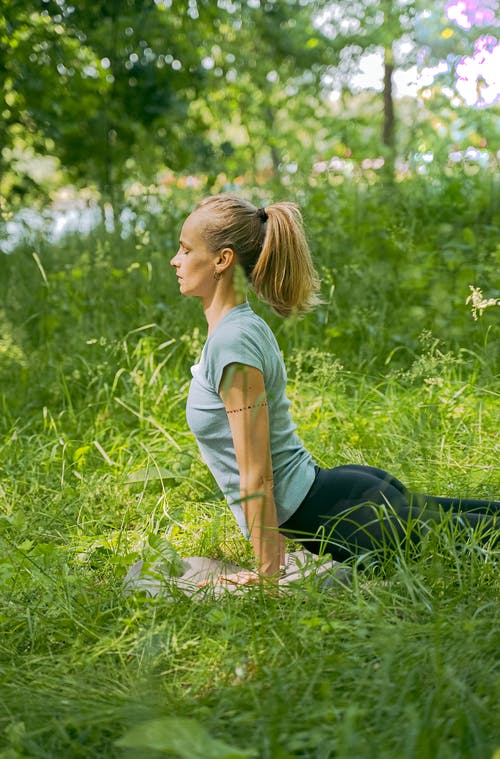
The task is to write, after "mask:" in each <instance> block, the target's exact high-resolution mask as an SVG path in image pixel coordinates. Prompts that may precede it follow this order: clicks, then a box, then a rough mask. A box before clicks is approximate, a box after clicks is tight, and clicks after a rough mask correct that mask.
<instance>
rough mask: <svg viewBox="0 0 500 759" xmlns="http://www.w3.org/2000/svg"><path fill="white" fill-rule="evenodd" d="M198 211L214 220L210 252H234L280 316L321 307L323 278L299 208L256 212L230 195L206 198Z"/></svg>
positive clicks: (278, 206)
mask: <svg viewBox="0 0 500 759" xmlns="http://www.w3.org/2000/svg"><path fill="white" fill-rule="evenodd" d="M196 208H197V209H206V210H207V211H211V212H212V214H213V216H212V217H211V218H209V220H208V221H207V222H206V225H205V229H204V238H205V241H206V243H207V246H208V248H209V250H211V251H212V252H213V253H214V254H215V253H217V252H218V251H220V250H222V249H223V248H226V247H227V248H231V249H232V250H234V252H235V254H236V256H237V258H238V262H239V263H240V264H241V266H242V268H243V270H244V272H245V275H246V277H247V279H248V281H249V282H250V284H251V285H252V287H253V289H254V290H255V292H256V294H257V295H258V296H259V298H261V299H262V300H264V301H266V302H267V303H268V304H269V305H270V306H271V307H272V308H273V309H274V310H275V311H276V312H277V313H278V314H279V315H280V316H285V317H286V316H290V315H291V314H292V313H294V312H295V313H298V314H303V313H305V312H307V311H310V310H311V309H312V308H314V306H316V305H317V304H318V303H320V300H319V298H318V295H317V293H318V290H319V278H318V275H317V273H316V270H315V268H314V265H313V262H312V258H311V252H310V250H309V246H308V244H307V240H306V238H305V234H304V229H303V224H302V216H301V213H300V211H299V209H298V207H297V206H296V205H295V203H287V202H280V203H272V204H271V205H269V206H266V207H265V208H259V209H257V208H255V206H253V205H252V204H251V203H248V202H247V201H246V200H243V199H242V198H239V197H238V196H236V195H230V194H228V195H214V196H211V197H208V198H205V200H202V201H201V202H200V203H199V204H198V206H197V207H196Z"/></svg>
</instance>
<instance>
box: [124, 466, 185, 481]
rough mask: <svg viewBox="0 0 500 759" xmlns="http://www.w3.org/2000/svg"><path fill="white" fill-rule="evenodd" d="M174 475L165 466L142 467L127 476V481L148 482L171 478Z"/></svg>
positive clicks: (173, 477)
mask: <svg viewBox="0 0 500 759" xmlns="http://www.w3.org/2000/svg"><path fill="white" fill-rule="evenodd" d="M175 477H176V475H175V474H174V473H173V472H171V471H170V469H165V467H162V466H159V467H144V468H143V469H137V471H136V472H132V473H131V474H129V476H128V477H127V482H150V481H151V480H173V479H175Z"/></svg>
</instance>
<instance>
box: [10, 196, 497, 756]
mask: <svg viewBox="0 0 500 759" xmlns="http://www.w3.org/2000/svg"><path fill="white" fill-rule="evenodd" d="M318 192H319V191H317V193H318ZM315 197H316V200H314V198H313V199H312V200H311V202H310V204H309V206H308V207H307V212H308V214H309V216H310V218H311V223H312V225H313V234H314V236H315V238H316V239H320V238H321V236H322V235H324V229H323V228H322V226H321V225H320V224H318V225H317V226H314V223H313V222H314V218H316V216H318V215H319V213H320V210H321V206H320V204H319V201H318V194H317V195H316V196H315ZM337 201H338V203H342V202H343V203H345V207H347V205H348V202H347V201H348V198H347V197H346V198H344V199H342V198H340V199H337ZM417 201H418V203H420V204H421V205H422V211H421V213H422V218H423V217H424V215H425V214H424V210H425V208H424V204H423V201H422V200H421V198H419V197H417ZM417 201H416V203H417ZM360 202H361V200H359V199H358V204H359V203H360ZM363 202H366V203H367V204H368V206H367V213H368V211H369V210H370V209H371V205H369V204H370V203H371V202H372V201H371V199H368V200H366V201H363ZM436 202H438V205H439V211H440V213H442V204H443V196H442V195H440V196H439V197H438V199H437V201H436ZM478 202H479V201H478ZM315 203H316V205H315ZM429 203H430V201H429ZM401 206H403V202H402V201H401ZM419 208H420V206H418V207H417V205H414V206H412V207H410V208H409V210H408V219H409V221H408V225H407V228H406V231H405V229H404V225H403V223H402V222H401V224H402V227H401V229H402V230H403V231H402V232H401V242H402V241H403V239H405V238H407V234H408V232H407V230H408V229H412V227H411V224H410V221H411V218H413V215H414V214H415V213H417V211H419ZM426 208H427V211H428V213H429V215H431V214H430V211H431V210H432V207H431V206H430V205H428V207H426ZM361 210H363V209H361ZM419 212H420V211H419ZM170 213H171V216H172V218H171V222H172V224H174V222H176V218H177V217H176V214H177V215H179V214H178V212H177V211H176V210H175V208H173V209H172V210H171V211H170ZM471 214H472V212H471ZM358 218H359V220H362V219H363V218H364V214H363V213H361V212H360V211H359V209H358ZM382 222H383V220H382ZM382 222H381V226H383V223H382ZM471 223H472V222H471ZM360 224H361V225H362V221H360ZM165 226H166V228H168V229H170V228H169V225H168V224H165ZM353 228H354V227H353V220H352V218H351V217H349V218H348V219H347V220H346V223H345V226H344V227H343V229H342V230H339V233H338V234H339V236H340V235H341V233H342V234H343V235H345V236H347V235H348V234H351V233H353V231H352V230H353ZM457 229H458V228H457ZM175 232H176V230H173V231H172V236H174V235H175ZM365 233H366V229H365V228H361V229H360V238H359V239H358V242H357V245H358V247H359V250H360V251H361V250H362V246H363V240H365V239H366V236H365ZM141 234H142V233H141ZM157 234H158V235H159V231H158V230H156V229H155V228H154V226H153V227H152V231H151V236H150V238H149V239H148V240H146V241H143V242H141V240H142V238H141V237H136V238H134V239H131V240H126V241H122V246H121V248H120V250H119V251H117V250H116V248H115V246H114V244H113V240H112V239H110V237H109V236H106V235H104V234H102V233H96V235H95V237H94V238H92V237H90V238H88V240H86V241H82V240H76V239H67V240H66V241H64V242H63V243H62V245H61V247H60V249H53V250H50V249H49V248H48V247H47V248H44V243H43V241H41V242H40V246H39V261H40V263H41V265H42V267H43V268H44V271H45V276H46V282H45V280H44V279H43V278H42V277H41V275H40V270H39V267H38V265H36V263H35V262H34V261H33V259H32V257H31V256H30V250H29V249H24V250H23V249H21V250H19V251H17V253H16V254H15V255H16V256H18V258H17V259H14V258H10V259H9V260H5V259H3V260H2V261H1V263H0V270H1V271H0V274H2V276H1V277H0V281H1V282H2V304H3V312H2V314H1V316H0V321H1V323H2V338H1V342H0V384H1V388H0V398H1V414H0V421H1V428H0V435H1V437H0V471H1V480H0V543H1V551H0V759H21V758H24V757H44V758H45V757H47V758H49V757H50V759H52V758H53V757H56V758H59V757H92V758H94V757H96V758H97V757H106V759H107V758H108V757H117V758H118V757H128V756H130V757H134V759H135V758H136V757H139V758H140V759H142V757H144V758H145V759H147V757H152V758H154V757H156V756H173V757H186V758H188V759H197V757H200V759H201V758H203V759H207V757H212V758H213V759H222V757H230V756H233V757H247V756H253V757H259V758H260V757H262V758H263V759H306V758H307V759H313V758H314V759H330V758H331V759H333V757H335V759H348V758H349V759H352V757H356V758H357V759H358V758H359V759H365V758H366V759H369V758H371V757H388V758H390V759H392V758H393V757H394V759H400V758H404V759H406V758H408V759H410V758H412V759H413V758H414V759H422V758H423V759H426V758H427V757H428V758H429V759H431V758H432V759H435V758H436V757H437V758H438V759H447V757H450V759H451V758H453V759H455V757H471V758H472V757H474V759H476V757H485V759H492V757H493V756H495V757H497V754H496V753H495V752H498V751H499V750H500V730H499V724H498V714H497V709H498V702H499V700H500V669H499V656H498V629H499V627H500V620H499V611H500V603H499V601H498V599H499V597H500V593H499V572H498V557H499V551H498V548H490V549H488V550H486V549H485V548H484V546H482V545H481V544H480V543H479V541H478V536H475V535H470V536H468V537H467V539H465V540H464V539H463V537H462V538H461V539H459V538H457V536H456V535H455V534H454V533H453V530H451V529H450V526H449V525H448V524H446V523H445V524H443V525H442V526H440V528H436V529H434V530H432V531H431V532H430V533H429V534H428V535H427V536H426V538H425V540H424V542H423V545H422V549H421V551H420V553H419V554H418V555H416V556H408V555H406V554H405V553H404V552H403V551H400V552H396V553H395V554H394V555H393V556H392V557H391V558H390V560H388V561H387V562H386V563H385V564H383V565H382V566H380V565H379V566H376V565H370V562H369V561H368V562H366V561H365V566H364V568H362V567H361V566H360V565H359V564H358V563H357V562H356V561H353V582H352V583H351V585H349V586H347V587H340V588H337V589H336V590H335V592H334V593H320V592H318V590H317V588H316V587H315V586H314V584H313V583H308V582H304V583H303V584H301V585H300V586H297V587H295V588H293V589H292V590H291V591H290V592H289V593H287V594H281V595H279V596H277V597H275V596H272V595H268V594H265V593H262V592H261V591H260V590H259V589H250V591H249V593H248V594H246V595H245V596H244V597H241V598H239V597H230V598H223V599H222V600H218V601H213V600H210V599H207V600H206V601H203V602H199V601H194V600H192V599H188V598H185V597H183V596H179V597H178V598H176V599H175V601H173V602H172V601H167V600H161V599H147V598H144V597H142V596H140V595H137V596H131V597H125V596H124V595H123V593H122V583H123V577H124V575H125V573H126V571H127V569H128V567H129V566H130V565H131V564H132V563H133V562H134V561H135V560H136V559H137V558H139V557H140V556H146V557H150V558H154V557H155V556H157V555H159V554H161V553H162V552H165V551H167V552H168V551H169V550H171V548H172V547H173V548H174V549H175V550H176V551H177V552H178V553H179V554H180V555H196V554H204V555H208V556H212V557H214V558H218V557H228V558H231V559H236V560H238V561H240V562H244V563H245V562H248V561H250V560H251V556H250V552H249V548H248V545H247V544H246V543H245V542H244V541H243V540H242V539H241V537H240V536H239V535H238V533H237V530H236V528H235V526H234V524H233V521H232V518H231V515H230V514H229V513H228V510H227V508H226V507H225V506H224V504H223V503H222V501H221V499H220V495H219V494H218V492H217V489H216V488H215V486H214V483H213V480H212V479H211V477H210V475H209V474H208V473H207V471H206V469H205V468H204V466H203V465H202V463H201V462H200V460H199V456H198V454H197V450H196V446H195V444H194V442H193V440H192V438H191V436H190V435H189V434H188V432H187V428H186V423H185V419H184V404H185V398H186V394H187V389H188V381H189V366H190V364H191V363H193V360H194V359H195V358H196V356H197V353H198V351H199V349H200V346H201V344H202V342H203V331H202V326H203V325H202V323H201V322H200V313H199V311H198V310H197V305H196V304H192V303H189V302H182V303H180V302H179V300H178V296H177V295H174V288H173V286H171V285H170V284H169V283H168V281H167V275H165V276H164V277H163V279H162V278H161V276H160V272H161V268H159V267H160V264H161V265H162V266H165V264H164V263H163V264H162V263H161V257H160V253H161V250H160V248H159V247H158V246H157V245H156V242H155V240H156V239H158V238H157V237H155V235H157ZM168 234H170V231H169V232H168ZM394 234H396V233H395V232H394ZM419 234H421V236H422V239H423V238H424V237H425V234H424V232H421V233H420V232H419ZM415 235H416V232H415ZM452 239H455V240H461V239H462V231H461V230H460V229H458V231H457V232H456V235H455V237H453V235H452ZM172 244H173V243H172ZM428 246H429V248H430V250H431V253H430V254H429V255H431V254H432V255H434V256H435V255H437V253H436V252H435V247H433V246H435V242H434V241H433V240H431V234H430V233H429V240H428ZM162 255H163V256H164V254H162ZM135 263H137V266H133V264H135ZM370 265H373V267H374V268H373V272H376V268H375V265H374V264H373V262H372V264H370ZM485 266H486V265H485ZM411 268H412V264H411V262H407V268H406V269H405V272H406V273H405V277H406V278H408V277H410V274H411V272H410V269H411ZM484 271H485V272H486V271H487V267H486V268H485V269H484ZM113 272H114V273H113ZM157 275H158V276H157ZM411 276H413V275H411ZM447 282H448V284H447ZM359 286H360V288H361V289H360V291H359V298H358V297H357V296H356V292H354V293H353V294H352V296H353V299H354V301H356V302H359V301H360V299H361V297H362V293H363V288H364V287H365V283H363V282H361V283H360V285H359ZM441 287H442V289H443V291H444V290H446V287H449V288H450V293H451V289H452V288H451V284H450V281H448V280H443V281H442V282H441ZM483 288H484V290H485V291H489V290H491V288H488V286H487V283H486V284H484V283H483ZM466 294H467V293H466ZM466 294H465V295H466ZM381 297H382V296H381ZM343 298H344V295H342V293H339V294H338V300H337V301H336V300H335V297H334V300H332V301H329V303H328V304H327V305H326V306H325V308H324V310H323V311H320V312H319V314H317V315H312V316H311V317H308V318H307V319H306V320H305V321H303V322H301V323H293V322H291V323H289V324H286V323H285V324H282V323H279V322H277V321H273V320H272V317H271V320H272V323H273V326H275V327H276V328H277V332H278V338H279V340H280V343H281V345H282V346H283V348H284V350H285V352H286V354H287V364H288V369H289V375H290V384H289V396H290V398H291V400H292V403H293V414H294V418H295V420H296V422H297V423H298V425H299V432H300V435H301V437H302V438H303V440H304V442H305V443H306V445H307V447H308V448H309V450H310V451H311V452H312V454H313V455H314V456H315V458H316V459H317V461H318V462H319V463H321V464H323V465H327V466H329V465H333V464H342V463H347V462H357V463H369V464H373V465H376V466H381V467H384V468H386V469H388V470H390V471H391V472H393V473H394V474H395V475H396V476H398V477H399V478H400V479H402V480H403V481H404V482H405V483H406V484H407V485H408V486H409V487H411V488H412V489H414V490H416V491H419V492H434V493H438V492H439V493H441V494H443V495H453V494H458V493H460V494H464V495H466V494H470V495H472V496H474V495H475V496H477V497H484V498H488V497H493V498H497V499H498V497H499V480H500V478H499V464H498V462H499V460H500V439H499V436H498V404H499V398H500V375H499V372H498V360H497V356H498V353H497V347H498V342H499V341H498V316H497V312H496V311H495V309H491V310H490V311H489V312H488V313H485V315H484V317H483V318H482V319H481V320H480V321H479V322H478V323H474V322H473V321H472V320H470V322H469V321H467V322H465V320H464V317H463V316H462V317H460V316H459V315H458V314H455V317H454V319H455V321H454V324H455V327H454V329H455V333H456V336H455V337H454V338H453V339H451V338H450V339H449V340H445V339H439V338H438V336H436V334H429V329H430V326H429V325H430V324H431V322H433V320H434V323H436V319H435V318H434V317H436V312H435V311H432V310H430V309H431V307H430V305H429V304H427V306H426V307H427V308H428V309H429V320H428V322H427V320H423V321H422V323H421V324H419V325H418V330H417V328H416V325H413V326H415V331H414V332H412V329H413V326H412V325H410V322H409V321H406V322H405V318H406V317H405V315H404V309H403V308H402V305H403V304H397V303H396V304H394V305H393V306H392V307H391V302H390V300H388V298H389V296H388V294H387V293H386V294H384V296H383V298H384V299H383V302H381V311H382V312H383V314H384V319H385V321H384V322H383V323H382V321H380V322H377V323H376V329H377V330H378V333H377V332H376V334H375V335H374V336H371V337H370V331H369V329H368V327H369V326H370V318H369V314H368V315H367V316H366V315H365V317H363V318H365V321H364V322H362V321H356V320H357V319H358V317H359V315H360V311H359V310H357V311H356V312H355V313H354V314H351V316H349V314H348V313H347V312H346V311H345V308H346V304H345V302H344V301H343ZM450 300H453V299H451V298H450ZM464 300H465V296H464ZM370 308H371V306H370ZM391 308H392V310H393V311H397V313H396V314H395V316H394V320H395V321H394V322H392V323H388V322H387V319H388V318H389V316H390V313H391ZM455 308H458V306H456V307H455ZM329 309H330V310H329ZM398 309H399V310H398ZM464 309H465V307H464ZM335 310H337V312H338V313H339V314H340V318H339V321H336V319H335V315H334V313H333V312H334V311H335ZM370 313H373V312H370ZM328 314H330V315H328ZM464 314H465V311H464ZM440 318H441V317H440ZM398 319H399V321H400V324H399V326H400V327H401V328H402V330H403V332H404V333H405V335H406V336H407V337H406V338H405V339H404V340H402V341H401V342H400V343H399V344H398V346H396V350H395V347H394V343H393V341H392V338H391V337H390V335H391V334H394V331H395V329H394V325H395V324H396V321H397V320H398ZM322 320H323V321H322ZM460 320H461V321H460ZM348 322H349V326H348V329H347V331H346V336H345V338H344V342H343V345H342V349H341V350H337V348H338V346H339V341H340V339H341V338H339V337H338V336H337V335H336V334H334V332H335V330H336V329H337V327H338V325H339V324H340V323H342V324H347V323H348ZM460 323H461V324H462V332H461V333H460V335H459V334H458V325H459V324H460ZM372 324H373V319H372ZM405 325H406V326H405ZM197 327H198V328H199V331H198V332H196V328H197ZM329 329H331V330H333V332H332V333H331V334H330V335H329V334H328V330H329ZM426 330H427V331H426ZM417 331H418V334H417ZM361 333H363V334H364V335H365V336H366V340H365V342H364V343H363V345H360V343H359V337H360V334H361ZM455 333H454V334H455ZM321 335H324V339H321V340H320V339H319V337H318V336H321ZM419 335H420V338H419ZM457 335H458V336H457ZM377 336H378V337H379V338H380V339H377ZM318 346H321V347H320V348H318ZM394 351H395V352H394ZM367 565H368V566H367Z"/></svg>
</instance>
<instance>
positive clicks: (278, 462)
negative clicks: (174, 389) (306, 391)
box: [186, 303, 315, 536]
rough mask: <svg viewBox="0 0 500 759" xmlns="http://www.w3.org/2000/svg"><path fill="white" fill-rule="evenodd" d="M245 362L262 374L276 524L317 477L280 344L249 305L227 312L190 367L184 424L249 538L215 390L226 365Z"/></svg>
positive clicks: (225, 420)
mask: <svg viewBox="0 0 500 759" xmlns="http://www.w3.org/2000/svg"><path fill="white" fill-rule="evenodd" d="M233 363H238V364H246V365H248V366H252V367H255V368H257V369H260V371H261V372H262V374H263V375H264V384H265V388H266V396H267V405H268V411H269V424H270V437H271V458H272V464H273V478H274V499H275V503H276V510H277V514H278V524H282V523H283V522H286V520H287V519H288V518H289V517H290V516H291V515H292V514H293V513H294V511H296V509H297V508H298V506H299V505H300V504H301V503H302V501H303V500H304V498H305V496H306V495H307V492H308V490H309V489H310V487H311V485H312V483H313V481H314V476H315V468H314V461H313V460H312V458H311V456H310V454H309V453H308V452H307V451H306V450H305V448H304V446H303V444H302V442H301V441H300V439H299V438H298V436H297V435H296V433H295V430H296V429H297V426H296V425H295V424H294V423H293V422H292V419H291V417H290V411H289V409H290V401H289V400H288V399H287V397H286V395H285V392H286V379H287V378H286V370H285V365H284V363H283V358H282V356H281V353H280V350H279V347H278V343H277V342H276V338H275V337H274V335H273V333H272V332H271V329H270V328H269V326H268V325H267V324H266V322H265V321H264V320H263V319H261V318H260V317H259V316H257V315H256V314H255V313H254V312H253V311H252V309H251V308H250V306H249V305H248V303H242V304H241V305H239V306H236V307H235V308H233V309H231V311H229V312H228V313H227V314H226V315H225V316H224V317H223V318H222V319H221V321H220V322H219V323H218V325H217V327H216V328H215V330H214V331H213V332H212V334H211V335H210V336H209V337H208V339H207V341H206V343H205V345H204V346H203V351H202V354H201V358H200V362H199V363H198V364H195V365H194V366H193V367H191V373H192V375H193V379H192V381H191V386H190V389H189V395H188V400H187V411H186V416H187V422H188V424H189V427H190V429H191V432H192V433H193V434H194V435H195V437H196V439H197V441H198V445H199V448H200V452H201V455H202V458H203V460H204V461H205V463H206V464H207V466H208V468H209V469H210V471H211V472H212V474H213V476H214V477H215V480H216V482H217V484H218V485H219V487H220V489H221V490H222V492H223V494H224V496H225V498H226V500H227V502H228V504H229V506H230V507H231V509H232V511H233V514H234V516H235V517H236V520H237V522H238V524H239V526H240V528H241V530H242V532H243V533H244V534H245V535H246V536H248V530H247V526H246V522H245V517H244V514H243V509H242V508H241V505H240V504H239V503H238V500H239V498H240V475H239V471H238V466H237V463H236V455H235V452H234V444H233V438H232V435H231V429H230V427H229V422H228V418H227V413H226V410H225V408H224V404H223V402H222V400H221V398H220V396H219V393H218V390H219V387H220V383H221V378H222V373H223V371H224V368H225V367H226V366H227V365H228V364H233Z"/></svg>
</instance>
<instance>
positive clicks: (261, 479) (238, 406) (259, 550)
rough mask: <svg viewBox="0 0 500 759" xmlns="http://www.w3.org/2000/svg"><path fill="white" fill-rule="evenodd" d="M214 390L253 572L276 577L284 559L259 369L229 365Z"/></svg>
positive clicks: (267, 418) (266, 411) (262, 382)
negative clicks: (231, 454)
mask: <svg viewBox="0 0 500 759" xmlns="http://www.w3.org/2000/svg"><path fill="white" fill-rule="evenodd" d="M219 394H220V396H221V398H222V400H223V402H224V406H225V407H226V411H227V415H228V420H229V426H230V428H231V433H232V437H233V442H234V450H235V453H236V461H237V464H238V469H239V473H240V495H241V506H242V508H243V512H244V514H245V518H246V522H247V526H248V531H249V533H250V540H251V542H252V547H253V550H254V553H255V555H256V557H257V564H258V572H259V574H260V575H264V576H277V575H278V573H279V569H280V563H282V562H283V561H284V539H283V538H282V536H280V534H279V532H278V519H277V514H276V506H275V503H274V494H273V468H272V461H271V444H270V434H269V415H268V409H267V402H266V389H265V385H264V377H263V375H262V372H261V371H260V370H259V369H255V368H253V367H251V366H246V365H241V364H230V365H229V366H226V368H225V369H224V373H223V375H222V380H221V384H220V387H219Z"/></svg>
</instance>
